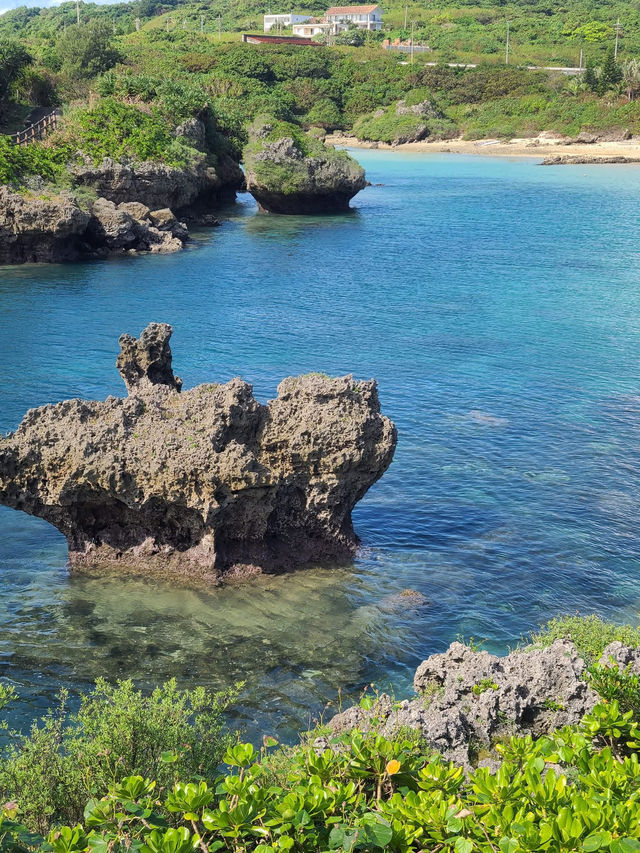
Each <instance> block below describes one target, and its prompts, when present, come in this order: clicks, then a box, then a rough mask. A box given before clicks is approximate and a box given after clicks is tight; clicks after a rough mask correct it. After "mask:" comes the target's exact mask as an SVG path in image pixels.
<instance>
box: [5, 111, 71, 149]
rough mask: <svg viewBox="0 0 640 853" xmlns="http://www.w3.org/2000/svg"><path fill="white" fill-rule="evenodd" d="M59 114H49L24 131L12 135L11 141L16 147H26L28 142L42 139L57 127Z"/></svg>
mask: <svg viewBox="0 0 640 853" xmlns="http://www.w3.org/2000/svg"><path fill="white" fill-rule="evenodd" d="M59 119H60V113H59V112H58V111H55V112H52V113H49V115H46V116H44V118H41V119H40V121H36V122H34V123H33V124H30V125H29V127H25V129H24V130H19V131H18V132H17V133H14V134H13V135H12V137H11V138H12V139H13V141H14V143H15V144H16V145H28V144H29V143H30V142H36V141H37V140H38V139H44V137H45V136H47V135H48V134H49V133H51V131H52V130H55V129H56V127H57V126H58V121H59Z"/></svg>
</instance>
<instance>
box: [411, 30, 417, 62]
mask: <svg viewBox="0 0 640 853" xmlns="http://www.w3.org/2000/svg"><path fill="white" fill-rule="evenodd" d="M415 26H416V22H415V21H411V64H412V65H413V32H414V30H415Z"/></svg>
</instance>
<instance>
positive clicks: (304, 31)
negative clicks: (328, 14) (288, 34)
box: [292, 18, 333, 39]
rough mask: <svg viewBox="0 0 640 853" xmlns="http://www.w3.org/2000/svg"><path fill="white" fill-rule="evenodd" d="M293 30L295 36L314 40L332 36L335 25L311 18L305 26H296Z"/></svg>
mask: <svg viewBox="0 0 640 853" xmlns="http://www.w3.org/2000/svg"><path fill="white" fill-rule="evenodd" d="M292 30H293V34H294V36H299V37H300V38H303V39H312V38H313V37H314V36H319V35H325V36H326V35H330V34H332V33H333V25H332V24H330V23H329V22H328V21H324V20H320V19H319V18H309V20H308V21H305V23H303V24H294V25H293V27H292Z"/></svg>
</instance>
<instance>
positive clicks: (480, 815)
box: [0, 701, 640, 853]
mask: <svg viewBox="0 0 640 853" xmlns="http://www.w3.org/2000/svg"><path fill="white" fill-rule="evenodd" d="M639 740H640V729H639V727H638V725H637V723H635V722H634V721H633V720H632V719H631V717H630V714H621V713H620V711H619V709H618V706H617V703H616V702H615V701H613V702H611V703H610V704H601V705H598V706H597V707H596V708H595V709H594V711H593V713H591V714H589V715H587V716H586V717H585V718H584V720H583V722H582V724H581V725H580V726H578V727H575V728H572V729H570V728H566V729H563V730H560V731H558V732H556V733H555V734H554V735H552V736H550V737H542V738H540V739H539V740H537V741H535V742H534V741H532V740H531V738H529V737H526V738H511V739H509V740H508V741H505V742H503V743H502V744H499V747H498V748H499V752H500V754H501V758H502V762H503V763H502V766H501V767H500V769H499V771H498V772H496V773H495V774H493V773H491V772H490V771H489V770H487V769H477V770H475V771H474V772H472V773H471V774H470V775H469V776H468V777H467V776H465V774H464V772H463V770H462V768H459V767H456V766H454V765H453V764H450V763H447V762H445V761H443V760H442V759H441V758H440V757H438V756H437V755H434V754H428V753H427V752H425V751H424V750H423V749H421V748H420V746H419V744H417V743H416V741H415V739H414V740H406V739H403V738H402V737H398V738H396V739H394V740H388V739H385V738H383V737H381V736H379V735H375V734H369V735H366V736H365V735H362V734H360V733H358V732H354V733H352V734H350V735H344V736H342V737H340V738H338V739H336V741H335V742H334V743H333V745H332V746H333V748H332V749H325V750H324V751H317V750H314V749H313V747H300V748H297V749H295V750H291V751H288V752H284V753H281V754H280V755H276V756H274V757H270V756H266V757H265V756H264V754H262V755H258V754H256V753H255V751H254V748H253V747H252V746H251V745H250V744H237V745H236V746H234V747H230V748H229V749H228V750H227V751H226V753H225V755H224V761H225V763H226V764H227V765H229V766H230V767H231V768H232V769H233V770H232V772H231V773H230V774H229V775H222V776H215V777H214V776H210V777H209V778H208V779H202V778H201V777H199V776H198V777H194V778H193V781H191V782H187V783H184V782H178V783H176V784H175V785H173V786H172V787H171V788H170V789H168V790H163V788H162V786H161V785H159V784H157V783H156V782H155V781H152V780H151V779H150V778H145V777H143V776H141V775H135V776H130V777H128V778H125V779H123V781H121V782H114V783H111V784H110V785H109V788H108V793H107V794H106V795H105V796H102V797H94V798H93V799H91V800H90V801H89V803H88V805H87V807H86V809H85V812H84V818H83V822H82V824H77V825H75V826H73V827H71V826H69V827H63V828H61V829H56V830H54V831H53V832H51V833H50V834H49V836H48V844H49V845H50V848H51V849H53V850H54V851H55V853H76V851H77V853H81V851H85V850H88V849H90V850H92V851H116V850H122V851H124V850H141V851H143V853H188V851H193V850H196V849H200V850H201V851H202V853H205V851H207V853H208V851H211V853H213V851H217V850H228V851H233V852H234V853H241V851H252V850H253V851H256V853H277V851H286V850H295V851H301V853H302V851H309V853H311V851H329V850H342V851H351V850H367V851H376V850H388V851H397V853H408V852H409V851H451V853H474V851H477V853H495V851H500V853H520V851H523V853H524V851H549V853H561V851H572V850H574V851H596V850H603V851H610V853H637V851H639V850H640V842H638V840H637V839H638V838H639V837H640V763H639V761H638V749H640V743H639ZM266 744H267V745H268V744H269V740H268V739H267V740H266ZM264 751H265V750H263V753H264ZM18 807H19V806H18ZM5 808H6V807H5ZM16 811H17V808H16V806H15V805H14V804H12V807H10V808H9V809H8V812H9V813H8V815H7V817H8V818H9V819H11V818H12V817H13V818H14V819H15V817H16ZM3 829H5V831H7V832H8V833H10V834H11V833H15V835H17V836H18V837H17V838H16V846H17V847H18V849H19V848H20V846H21V844H20V838H19V830H18V829H17V828H16V827H15V825H11V824H9V825H7V826H6V827H1V826H0V832H2V830H3ZM24 842H27V843H24ZM24 842H23V845H24V846H25V847H28V846H29V844H28V842H29V839H24ZM0 846H1V845H0ZM8 847H9V845H8V844H7V843H6V839H5V849H8ZM15 849H16V848H15V847H14V850H15Z"/></svg>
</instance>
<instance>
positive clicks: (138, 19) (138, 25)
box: [135, 18, 140, 33]
mask: <svg viewBox="0 0 640 853" xmlns="http://www.w3.org/2000/svg"><path fill="white" fill-rule="evenodd" d="M135 24H136V32H137V33H139V32H140V18H136V21H135Z"/></svg>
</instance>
